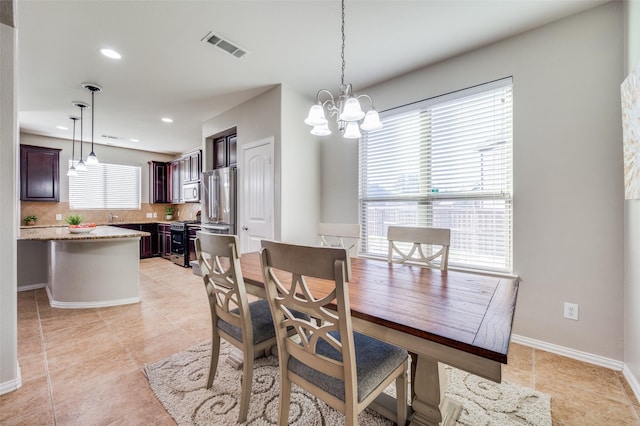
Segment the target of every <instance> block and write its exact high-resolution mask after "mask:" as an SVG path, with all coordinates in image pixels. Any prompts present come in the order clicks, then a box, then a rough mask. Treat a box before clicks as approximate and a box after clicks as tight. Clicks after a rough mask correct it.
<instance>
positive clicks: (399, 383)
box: [396, 361, 413, 426]
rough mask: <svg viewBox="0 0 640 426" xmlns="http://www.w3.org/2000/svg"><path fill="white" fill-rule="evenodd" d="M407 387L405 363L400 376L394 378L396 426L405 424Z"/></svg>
mask: <svg viewBox="0 0 640 426" xmlns="http://www.w3.org/2000/svg"><path fill="white" fill-rule="evenodd" d="M405 362H406V361H405ZM412 383H413V382H412ZM407 385H408V384H407V368H406V363H405V369H404V371H403V372H402V375H400V376H398V377H397V378H396V400H397V404H398V406H397V408H396V411H397V413H396V415H397V420H398V422H397V423H398V426H404V425H405V424H406V423H407V393H408V392H407V391H408V386H407Z"/></svg>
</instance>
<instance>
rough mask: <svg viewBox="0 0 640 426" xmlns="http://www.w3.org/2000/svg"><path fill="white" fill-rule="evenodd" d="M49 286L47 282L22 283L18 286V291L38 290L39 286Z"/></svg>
mask: <svg viewBox="0 0 640 426" xmlns="http://www.w3.org/2000/svg"><path fill="white" fill-rule="evenodd" d="M46 286H47V283H36V284H29V285H21V286H19V287H18V292H20V291H29V290H37V289H39V288H45V287H46Z"/></svg>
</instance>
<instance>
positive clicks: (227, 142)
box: [213, 133, 238, 169]
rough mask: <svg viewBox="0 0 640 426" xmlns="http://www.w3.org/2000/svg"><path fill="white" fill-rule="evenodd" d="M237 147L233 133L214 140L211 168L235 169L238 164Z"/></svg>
mask: <svg viewBox="0 0 640 426" xmlns="http://www.w3.org/2000/svg"><path fill="white" fill-rule="evenodd" d="M237 146H238V144H237V136H236V134H235V133H233V134H230V135H228V136H221V137H219V138H216V139H214V140H213V168H214V169H220V168H223V167H236V166H237V164H238V160H237V149H238V148H237Z"/></svg>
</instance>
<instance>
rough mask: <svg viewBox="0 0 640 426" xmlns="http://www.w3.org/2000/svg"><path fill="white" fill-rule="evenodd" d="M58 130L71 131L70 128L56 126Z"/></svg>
mask: <svg viewBox="0 0 640 426" xmlns="http://www.w3.org/2000/svg"><path fill="white" fill-rule="evenodd" d="M56 129H60V130H69V128H68V127H64V126H56Z"/></svg>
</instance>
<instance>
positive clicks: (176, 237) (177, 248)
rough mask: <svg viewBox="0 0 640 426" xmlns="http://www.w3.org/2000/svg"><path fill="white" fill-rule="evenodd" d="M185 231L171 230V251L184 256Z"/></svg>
mask: <svg viewBox="0 0 640 426" xmlns="http://www.w3.org/2000/svg"><path fill="white" fill-rule="evenodd" d="M184 247H185V232H184V231H176V230H173V229H172V230H171V253H173V254H177V255H180V256H184Z"/></svg>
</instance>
